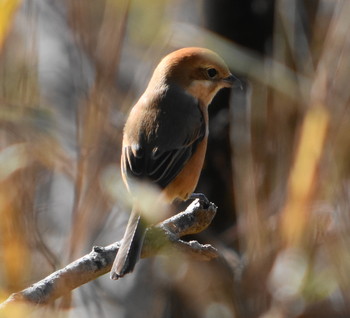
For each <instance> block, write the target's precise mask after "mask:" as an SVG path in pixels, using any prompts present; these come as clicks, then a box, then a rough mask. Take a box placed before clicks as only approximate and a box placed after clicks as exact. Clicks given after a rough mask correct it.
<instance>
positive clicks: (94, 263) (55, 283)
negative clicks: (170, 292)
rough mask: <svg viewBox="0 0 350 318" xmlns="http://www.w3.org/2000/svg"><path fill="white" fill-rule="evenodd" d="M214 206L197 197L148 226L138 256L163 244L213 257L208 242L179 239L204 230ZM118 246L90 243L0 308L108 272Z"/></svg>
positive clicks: (40, 300)
mask: <svg viewBox="0 0 350 318" xmlns="http://www.w3.org/2000/svg"><path fill="white" fill-rule="evenodd" d="M216 209H217V207H216V206H215V205H214V204H213V203H210V204H209V205H207V206H203V205H202V204H201V203H200V202H199V200H195V201H193V202H192V203H191V204H190V205H189V206H188V207H187V209H186V210H185V211H183V212H181V213H179V214H177V215H175V216H173V217H171V218H169V219H167V220H165V221H163V222H162V223H160V224H158V225H156V226H154V227H151V228H149V229H148V230H147V232H146V237H145V241H144V246H143V249H142V253H141V257H142V258H146V257H150V256H153V255H155V254H157V253H159V252H160V251H161V250H162V248H163V247H164V246H167V247H169V246H171V247H172V248H175V249H178V250H180V251H182V252H185V253H186V254H190V256H191V257H196V258H197V259H200V260H210V259H213V258H215V257H217V256H218V253H217V250H216V249H215V248H214V247H212V246H211V245H209V244H207V245H202V244H200V243H198V242H197V241H191V242H185V241H182V240H181V239H180V237H182V236H184V235H188V234H195V233H199V232H201V231H203V230H204V229H206V228H207V227H208V226H209V224H210V223H211V221H212V220H213V218H214V216H215V213H216ZM119 246H120V242H116V243H113V244H111V245H108V246H106V247H99V246H94V247H93V249H92V251H91V252H90V253H89V254H87V255H85V256H83V257H81V258H79V259H78V260H76V261H74V262H72V263H70V264H69V265H67V266H66V267H64V268H62V269H60V270H58V271H56V272H54V273H52V274H51V275H49V276H47V277H46V278H44V279H43V280H41V281H39V282H37V283H35V284H33V285H32V286H30V287H28V288H26V289H24V290H22V291H20V292H17V293H14V294H12V295H11V296H10V297H9V298H8V299H7V300H6V301H5V302H3V303H2V304H0V310H1V309H4V308H5V307H6V306H7V305H9V304H13V303H16V302H28V303H31V304H48V303H51V302H52V301H54V300H55V299H57V298H59V297H61V296H63V295H65V294H67V293H68V292H70V291H72V290H73V289H75V288H77V287H79V286H81V285H83V284H86V283H88V282H90V281H92V280H94V279H96V278H98V277H99V276H101V275H103V274H105V273H107V272H109V271H110V269H111V267H112V264H113V261H114V258H115V256H116V254H117V252H118V249H119Z"/></svg>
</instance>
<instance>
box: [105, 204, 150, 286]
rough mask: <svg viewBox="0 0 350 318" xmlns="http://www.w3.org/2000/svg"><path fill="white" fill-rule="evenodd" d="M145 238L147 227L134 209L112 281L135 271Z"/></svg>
mask: <svg viewBox="0 0 350 318" xmlns="http://www.w3.org/2000/svg"><path fill="white" fill-rule="evenodd" d="M144 236H145V227H144V226H143V225H142V224H141V222H140V214H139V213H138V212H137V211H136V209H135V208H133V210H132V212H131V214H130V218H129V222H128V225H127V226H126V230H125V234H124V237H123V240H122V243H121V246H120V248H119V251H118V253H117V256H116V258H115V260H114V263H113V266H112V270H111V274H110V275H111V279H118V278H120V277H123V276H124V275H126V274H128V273H130V272H132V271H133V269H134V267H135V264H136V262H137V261H138V259H139V258H140V254H141V249H142V244H143V240H144Z"/></svg>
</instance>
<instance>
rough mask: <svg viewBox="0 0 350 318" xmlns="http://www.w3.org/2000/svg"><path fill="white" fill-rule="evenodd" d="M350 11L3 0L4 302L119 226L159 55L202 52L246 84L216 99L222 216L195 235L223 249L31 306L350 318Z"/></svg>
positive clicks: (208, 170) (210, 163)
mask: <svg viewBox="0 0 350 318" xmlns="http://www.w3.org/2000/svg"><path fill="white" fill-rule="evenodd" d="M1 12H2V13H1ZM1 14H2V15H1ZM349 14H350V4H349V3H348V1H347V0H339V1H336V2H330V1H328V0H309V1H301V0H296V1H289V0H278V1H277V0H275V1H272V0H230V1H229V0H216V1H213V0H198V1H190V0H154V1H152V2H147V3H145V1H142V0H133V1H128V0H103V1H90V0H74V1H72V0H65V1H59V2H58V1H53V0H23V1H18V0H15V1H14V0H13V1H11V0H9V1H5V2H4V3H3V4H1V3H0V299H5V298H6V297H7V296H8V295H9V294H10V293H12V292H15V291H18V290H21V289H23V288H25V287H27V286H29V285H30V284H32V283H34V282H35V281H38V280H39V279H41V278H43V277H44V276H46V275H48V274H50V273H52V272H53V271H55V270H56V269H58V268H61V267H64V266H65V265H67V264H68V263H69V262H71V261H73V260H74V259H77V258H78V257H80V256H82V255H84V254H86V253H88V252H89V251H90V250H91V248H92V246H93V245H102V246H103V245H107V244H109V243H111V242H114V241H117V240H119V239H120V238H121V237H122V234H123V231H124V228H125V224H126V222H127V218H128V213H129V210H130V207H129V206H128V203H127V202H126V201H125V200H123V198H124V197H125V189H124V187H123V185H122V183H121V179H120V174H119V160H120V145H121V136H122V129H123V125H124V122H125V119H126V116H127V114H128V112H129V110H130V108H131V107H132V105H133V104H134V103H135V102H136V101H137V99H138V98H139V96H140V94H141V93H142V92H143V91H144V89H145V87H146V85H147V82H148V79H149V78H150V76H151V74H152V71H153V69H154V67H155V66H156V65H157V64H158V62H159V60H160V59H161V58H162V57H163V56H164V55H166V54H167V53H169V52H171V51H173V50H175V49H178V48H181V47H186V46H203V47H208V48H210V49H212V50H214V51H216V52H217V53H218V54H219V55H221V56H222V57H223V58H224V60H225V61H226V62H227V63H228V65H229V67H230V68H231V70H232V72H233V73H234V74H235V75H236V76H237V77H238V78H239V79H240V81H241V83H242V88H240V87H238V85H237V87H234V88H233V89H231V90H228V89H225V90H222V91H221V92H220V93H219V94H218V96H217V97H216V98H215V99H214V100H213V102H212V105H210V108H209V112H210V135H209V136H210V139H209V145H208V152H207V156H206V161H205V166H204V169H203V172H202V175H201V178H200V182H199V184H198V188H197V190H198V192H203V193H205V195H206V196H207V197H208V198H209V199H210V201H212V202H214V203H215V204H216V205H217V206H218V213H217V215H216V217H215V219H214V221H213V222H212V224H211V226H210V227H209V228H208V229H207V230H205V231H204V232H203V233H200V234H198V235H196V236H193V237H190V238H189V239H197V240H199V241H200V242H202V243H211V244H212V245H214V246H215V247H217V248H218V250H219V252H220V257H219V258H218V259H216V260H213V261H210V262H198V261H194V260H191V259H189V257H186V255H180V254H179V255H172V256H169V257H166V256H164V255H162V256H157V257H155V258H152V259H147V260H141V261H140V262H139V263H138V265H137V270H136V271H135V272H134V273H133V274H132V275H129V276H127V277H125V278H123V279H122V280H120V281H118V282H114V281H111V280H110V279H109V277H108V275H105V276H104V277H101V278H99V279H97V280H95V281H93V282H91V283H89V284H87V285H84V286H81V287H80V288H78V289H77V290H75V291H74V292H73V293H72V295H67V297H65V298H64V299H59V300H58V301H56V302H55V303H54V304H52V305H51V306H46V307H44V308H37V309H36V310H35V311H34V312H32V313H30V314H29V313H28V316H33V317H41V316H43V317H46V316H48V315H50V316H53V317H55V316H57V317H58V316H61V315H62V314H65V315H67V316H69V317H125V318H127V317H132V318H137V317H154V318H157V317H162V318H163V317H164V318H168V317H169V318H170V317H171V318H177V317H179V318H180V317H193V318H196V317H198V318H199V317H200V318H202V317H205V318H211V317H223V318H229V317H245V318H247V317H261V318H267V317H349V316H350V314H349V304H350V302H349V296H348V295H349V286H350V280H349V277H348V272H349V268H350V267H349V259H350V254H349V250H350V249H349V240H350V237H349V233H350V232H349V227H350V219H349V217H348V209H349V198H350V196H349V191H348V189H349V182H348V179H349V171H350V169H349V165H348V162H349V160H348V158H349V150H348V149H350V148H349V146H348V145H349V144H350V139H349V134H348V124H350V116H349V112H348V104H349V98H350V95H349V93H348V92H349V90H348V88H347V83H348V81H349V79H350V72H349V70H350V64H349V63H350V60H349V59H348V56H349V53H350V52H349V50H350V42H349V36H348V34H349V31H350V22H349V21H348V17H349ZM186 205H187V204H184V205H181V207H185V206H186ZM17 316H18V317H22V316H23V313H20V314H17ZM11 317H16V316H15V314H12V316H11Z"/></svg>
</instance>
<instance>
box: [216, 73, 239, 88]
mask: <svg viewBox="0 0 350 318" xmlns="http://www.w3.org/2000/svg"><path fill="white" fill-rule="evenodd" d="M221 81H222V82H223V84H224V86H225V87H239V88H240V89H243V85H242V82H241V81H240V80H239V78H238V77H236V76H234V75H232V74H230V75H229V76H227V77H225V78H223V79H222V80H221Z"/></svg>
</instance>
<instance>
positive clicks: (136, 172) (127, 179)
mask: <svg viewBox="0 0 350 318" xmlns="http://www.w3.org/2000/svg"><path fill="white" fill-rule="evenodd" d="M236 80H238V79H237V78H236V77H235V76H234V75H232V74H231V72H230V70H229V68H228V66H227V65H226V63H225V62H224V60H223V59H222V58H221V57H220V56H219V55H218V54H217V53H215V52H213V51H211V50H209V49H206V48H200V47H187V48H182V49H178V50H176V51H173V52H172V53H170V54H168V55H166V56H165V57H164V58H163V59H162V60H161V61H160V63H159V64H158V65H157V67H156V68H155V70H154V72H153V75H152V76H151V79H150V81H149V83H148V86H147V88H146V90H145V91H144V93H143V94H142V95H141V97H140V98H139V100H138V101H137V103H136V104H135V105H134V106H133V107H132V109H131V111H130V113H129V116H128V118H127V121H126V123H125V126H124V131H123V141H122V154H121V174H122V179H123V181H124V183H125V185H126V188H127V189H128V191H129V192H130V193H131V196H137V193H136V192H135V191H134V192H133V187H132V183H133V181H134V180H140V181H145V182H149V183H150V184H153V185H156V186H157V187H158V188H159V189H160V195H161V196H162V197H163V198H164V199H165V200H166V201H167V202H168V203H169V204H171V203H172V202H173V201H174V200H177V199H180V200H183V201H185V200H187V199H189V198H194V197H196V194H194V190H195V188H196V186H197V183H198V179H199V176H200V173H201V170H202V167H203V163H204V158H205V153H206V149H207V140H208V134H209V128H208V127H209V126H208V123H209V115H208V106H209V104H210V103H211V101H212V100H213V98H214V97H215V95H216V94H217V93H218V91H219V90H221V89H222V88H225V87H228V88H229V87H232V86H233V83H234V82H235V81H236ZM135 201H136V202H137V198H135ZM142 223H143V222H142V217H141V216H140V210H139V208H138V207H137V204H134V206H133V208H132V211H131V213H130V217H129V221H128V224H127V226H126V230H125V233H124V236H123V239H122V241H121V246H120V248H119V250H118V253H117V255H116V258H115V260H114V263H113V266H112V270H111V274H110V277H111V279H114V280H116V279H119V278H121V277H123V276H124V275H126V274H128V273H130V272H132V271H133V269H134V267H135V265H136V262H137V261H138V259H139V257H140V253H141V249H142V244H143V239H144V235H145V226H144V225H142Z"/></svg>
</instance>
